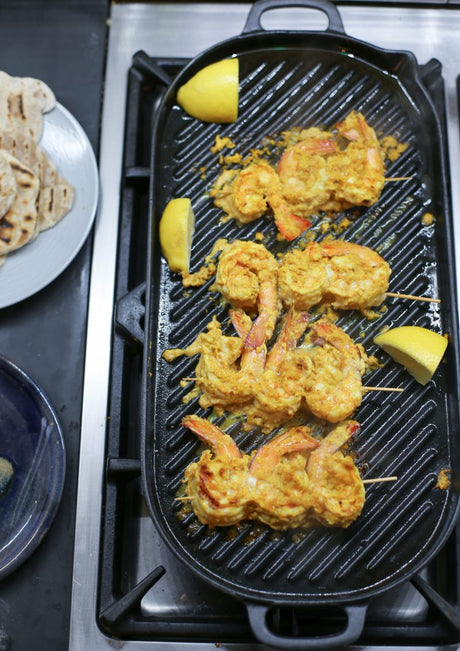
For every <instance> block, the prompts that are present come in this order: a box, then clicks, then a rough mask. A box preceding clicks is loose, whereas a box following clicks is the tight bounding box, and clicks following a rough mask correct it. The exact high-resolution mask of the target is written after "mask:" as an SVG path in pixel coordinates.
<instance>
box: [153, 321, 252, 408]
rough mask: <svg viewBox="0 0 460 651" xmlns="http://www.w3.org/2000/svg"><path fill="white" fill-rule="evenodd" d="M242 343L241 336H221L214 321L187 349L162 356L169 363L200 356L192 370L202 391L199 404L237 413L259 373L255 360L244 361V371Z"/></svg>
mask: <svg viewBox="0 0 460 651" xmlns="http://www.w3.org/2000/svg"><path fill="white" fill-rule="evenodd" d="M243 350H244V342H243V341H242V340H241V339H240V337H229V336H226V335H224V334H223V333H222V329H221V325H220V323H219V321H218V320H217V319H216V318H214V319H212V321H210V323H208V325H207V330H206V332H201V333H200V334H199V335H198V337H197V338H196V339H195V341H194V342H192V344H190V346H188V347H186V348H173V349H169V350H166V351H165V352H164V353H163V357H164V358H165V359H166V361H168V362H171V361H173V360H174V359H176V358H177V357H180V356H181V355H185V356H186V357H192V356H194V355H199V360H198V363H197V366H196V369H195V384H196V386H197V388H198V389H200V390H201V392H202V393H201V396H200V405H201V407H203V408H204V409H206V408H208V407H211V406H213V407H216V408H218V409H219V408H221V409H229V410H232V411H236V412H237V413H239V412H240V411H241V410H242V409H244V406H245V405H246V404H247V403H248V402H250V401H251V400H252V397H253V391H254V382H255V377H256V376H257V374H258V373H259V372H260V371H261V369H260V366H259V365H258V364H257V362H256V360H252V361H253V362H254V363H253V365H251V364H250V361H251V360H249V359H248V360H247V363H246V365H245V367H244V369H241V367H240V363H239V360H240V357H241V355H242V353H243Z"/></svg>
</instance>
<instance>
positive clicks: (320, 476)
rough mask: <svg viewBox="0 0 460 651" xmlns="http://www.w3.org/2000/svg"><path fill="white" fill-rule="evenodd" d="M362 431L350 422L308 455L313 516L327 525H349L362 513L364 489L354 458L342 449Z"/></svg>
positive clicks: (342, 424) (335, 431)
mask: <svg viewBox="0 0 460 651" xmlns="http://www.w3.org/2000/svg"><path fill="white" fill-rule="evenodd" d="M358 431H359V423H357V422H356V421H351V420H350V421H347V422H344V423H341V424H340V425H338V426H337V427H336V428H335V429H333V430H332V431H331V432H330V433H329V434H328V435H327V436H326V437H325V438H324V439H323V440H322V441H321V444H320V446H319V447H318V448H317V449H315V450H313V451H312V453H311V454H310V456H309V458H308V463H307V474H308V477H309V480H310V499H311V505H312V508H313V510H314V517H315V519H317V520H318V521H319V522H321V523H322V524H325V525H328V526H335V527H337V526H340V527H347V526H348V525H349V524H351V523H352V522H353V521H354V520H356V518H357V517H358V516H359V515H360V513H361V511H362V509H363V506H364V501H365V490H364V485H363V482H362V479H361V477H360V475H359V472H358V469H357V468H356V466H355V464H354V462H353V459H352V458H351V457H350V456H345V455H344V454H343V453H342V452H341V451H340V448H341V447H342V446H343V445H344V444H345V443H346V442H347V441H348V440H349V439H350V437H351V436H353V435H354V434H356V433H357V432H358Z"/></svg>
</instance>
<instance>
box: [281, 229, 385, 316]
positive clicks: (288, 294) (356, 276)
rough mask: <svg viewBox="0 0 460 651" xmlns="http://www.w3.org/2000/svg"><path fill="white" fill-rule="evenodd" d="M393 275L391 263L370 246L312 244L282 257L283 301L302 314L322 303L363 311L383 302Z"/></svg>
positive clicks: (329, 242)
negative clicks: (299, 310)
mask: <svg viewBox="0 0 460 651" xmlns="http://www.w3.org/2000/svg"><path fill="white" fill-rule="evenodd" d="M390 274H391V269H390V266H389V265H388V263H387V262H386V261H385V260H384V259H383V258H382V257H381V256H380V255H379V254H378V253H377V252H376V251H374V250H373V249H370V248H369V247H367V246H362V245H360V244H355V243H353V242H345V241H343V240H328V241H324V242H321V243H317V242H310V243H309V244H308V245H307V246H306V247H305V249H303V250H300V249H295V250H293V251H290V252H289V253H287V254H286V255H285V256H284V257H283V259H282V261H281V263H280V266H279V271H278V282H279V290H280V297H281V300H282V302H283V303H284V304H285V305H293V306H294V307H296V308H297V309H301V310H306V309H310V308H311V307H312V306H313V305H317V304H319V303H322V304H327V305H331V306H332V307H334V308H338V309H344V310H352V309H358V310H363V309H367V308H369V307H373V306H377V305H380V304H381V303H382V302H383V301H384V299H385V296H386V292H387V290H388V283H389V278H390Z"/></svg>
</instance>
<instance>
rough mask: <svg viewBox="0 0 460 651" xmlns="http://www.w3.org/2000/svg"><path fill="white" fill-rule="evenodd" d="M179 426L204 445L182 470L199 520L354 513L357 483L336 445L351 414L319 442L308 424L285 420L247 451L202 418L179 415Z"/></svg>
mask: <svg viewBox="0 0 460 651" xmlns="http://www.w3.org/2000/svg"><path fill="white" fill-rule="evenodd" d="M183 425H184V426H185V427H187V428H188V429H190V430H191V431H192V432H194V433H195V434H196V435H197V436H198V438H199V439H200V440H201V441H202V442H203V443H205V444H206V445H208V446H209V447H210V448H211V450H205V451H204V452H203V453H202V455H201V457H200V459H199V460H198V461H196V462H193V463H191V464H190V465H189V466H188V467H187V468H186V470H185V480H184V481H185V486H186V489H185V493H186V496H187V498H188V499H189V500H190V504H191V506H192V508H193V510H194V512H195V514H196V515H197V517H198V519H199V520H200V522H202V523H203V524H207V525H210V526H212V527H215V526H229V525H234V524H237V523H238V522H241V521H243V520H256V521H259V522H263V523H265V524H267V525H269V526H270V527H271V528H273V529H280V530H285V529H291V528H295V527H302V526H311V525H312V524H314V523H318V522H319V523H321V524H324V525H327V526H337V527H347V526H349V525H350V524H351V522H353V521H354V520H355V519H356V518H357V517H358V516H359V515H360V513H361V510H362V507H363V504H364V487H363V484H362V481H361V478H360V476H359V473H358V471H357V469H356V467H355V465H354V463H353V460H352V459H351V457H348V456H345V455H344V454H343V453H342V452H340V451H339V448H340V447H341V446H342V445H344V443H345V442H346V441H348V439H349V438H350V437H351V436H352V434H354V433H355V432H356V431H357V429H358V428H359V425H358V424H357V423H355V422H354V421H349V422H346V423H341V424H340V425H338V426H337V427H336V428H334V429H333V430H332V431H331V432H330V433H329V434H328V435H327V436H326V437H325V438H324V439H323V440H321V441H320V440H317V439H316V438H313V437H312V436H311V430H310V428H308V427H305V426H298V427H293V428H291V429H289V430H287V431H286V432H284V433H282V434H280V435H278V436H277V437H275V438H274V439H273V440H272V441H270V442H269V443H267V444H265V445H263V446H262V447H260V448H259V449H258V450H257V451H256V452H255V454H254V453H253V454H251V455H247V454H242V453H241V452H240V450H239V449H238V447H237V446H236V444H235V443H234V442H233V440H232V439H231V437H229V436H228V435H227V434H225V433H224V432H223V431H222V430H220V429H219V428H218V427H216V426H215V425H213V424H212V423H210V422H209V421H207V420H205V419H203V418H199V417H198V416H186V417H185V418H184V420H183Z"/></svg>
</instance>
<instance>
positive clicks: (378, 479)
mask: <svg viewBox="0 0 460 651" xmlns="http://www.w3.org/2000/svg"><path fill="white" fill-rule="evenodd" d="M397 479H398V478H397V477H376V478H375V479H363V484H381V483H383V482H385V481H397Z"/></svg>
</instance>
